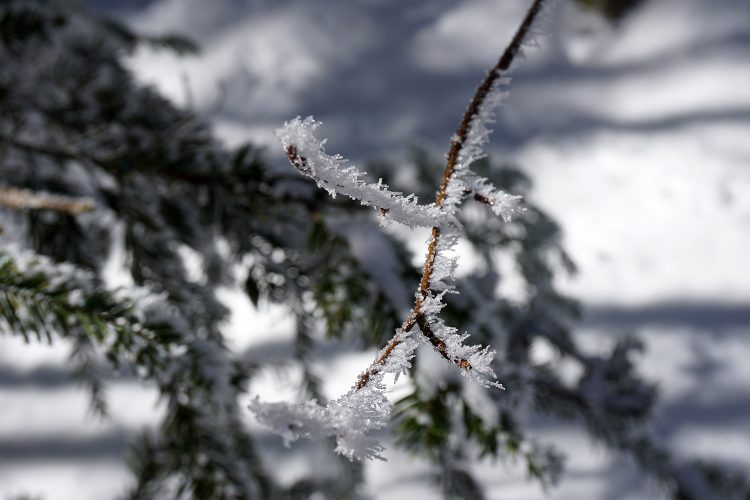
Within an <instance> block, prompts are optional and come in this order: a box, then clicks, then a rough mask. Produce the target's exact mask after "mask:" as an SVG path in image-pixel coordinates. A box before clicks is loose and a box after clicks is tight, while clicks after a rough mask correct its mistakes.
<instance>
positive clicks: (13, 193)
mask: <svg viewBox="0 0 750 500" xmlns="http://www.w3.org/2000/svg"><path fill="white" fill-rule="evenodd" d="M0 206H2V207H6V208H12V209H14V210H54V211H55V212H62V213H66V214H69V215H79V214H82V213H84V212H90V211H92V210H94V208H95V205H94V202H93V201H91V200H88V199H85V198H70V197H67V196H59V195H54V194H48V193H37V192H34V191H30V190H28V189H20V188H13V187H5V186H0Z"/></svg>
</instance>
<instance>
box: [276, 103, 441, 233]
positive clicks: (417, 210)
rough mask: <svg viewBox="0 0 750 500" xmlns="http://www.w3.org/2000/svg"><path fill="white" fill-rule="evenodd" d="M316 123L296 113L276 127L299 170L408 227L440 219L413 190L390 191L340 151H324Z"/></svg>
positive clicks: (435, 222)
mask: <svg viewBox="0 0 750 500" xmlns="http://www.w3.org/2000/svg"><path fill="white" fill-rule="evenodd" d="M319 126H320V122H317V121H315V120H314V119H313V118H312V117H311V116H308V117H307V118H305V119H304V120H303V119H302V118H300V117H299V116H298V117H296V118H294V119H292V120H290V121H288V122H286V123H284V126H283V127H282V128H280V129H278V130H277V131H276V135H277V136H278V138H279V140H280V141H281V144H282V145H283V146H284V151H285V152H286V155H287V158H289V162H290V163H291V164H292V165H294V167H295V168H296V169H297V170H299V171H300V173H301V174H303V175H306V176H308V177H311V178H312V179H314V180H315V182H317V183H318V186H319V187H321V188H323V189H325V190H326V191H328V193H329V194H330V195H331V196H332V197H335V196H336V194H337V193H341V194H343V195H346V196H349V197H350V198H352V199H356V200H360V201H361V202H362V204H363V205H369V206H372V207H375V208H377V209H379V210H380V213H381V215H383V216H384V217H387V218H392V219H393V220H396V221H398V222H400V223H402V224H405V225H407V226H409V227H433V226H436V225H438V224H439V223H440V218H441V211H440V210H439V209H438V208H437V207H436V206H435V205H434V204H433V205H420V204H419V203H418V200H417V197H416V196H414V195H413V194H411V195H409V196H403V195H402V194H401V193H398V192H395V191H390V190H389V189H388V186H387V185H385V184H383V181H382V179H379V180H378V182H377V183H367V182H365V181H364V180H362V177H363V176H364V172H361V171H360V170H358V169H357V168H356V167H354V166H351V165H346V163H347V162H346V160H345V159H344V158H342V157H341V156H340V155H329V154H327V153H326V152H325V148H324V145H325V140H323V141H321V140H319V139H317V138H316V137H315V135H314V132H315V129H316V128H318V127H319Z"/></svg>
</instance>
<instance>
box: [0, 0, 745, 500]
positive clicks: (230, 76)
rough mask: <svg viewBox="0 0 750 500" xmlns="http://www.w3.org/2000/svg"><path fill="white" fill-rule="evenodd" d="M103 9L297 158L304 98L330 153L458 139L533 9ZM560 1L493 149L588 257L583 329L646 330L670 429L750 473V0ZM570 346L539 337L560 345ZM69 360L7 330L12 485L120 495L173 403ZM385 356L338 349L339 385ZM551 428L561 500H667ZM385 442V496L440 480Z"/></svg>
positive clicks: (269, 329) (612, 460)
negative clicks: (137, 447)
mask: <svg viewBox="0 0 750 500" xmlns="http://www.w3.org/2000/svg"><path fill="white" fill-rule="evenodd" d="M88 3H89V4H91V5H93V6H94V7H96V8H99V9H102V10H105V11H108V12H116V13H117V15H120V16H123V17H124V18H125V19H127V20H128V22H129V23H130V24H131V25H132V26H133V27H134V28H136V29H138V30H141V31H146V32H154V33H157V32H163V31H177V32H180V33H184V34H186V35H188V36H189V37H192V38H193V39H195V40H196V41H197V42H199V44H200V45H201V47H202V49H203V50H202V53H201V55H199V56H197V57H192V58H187V59H178V58H175V57H173V56H172V55H170V54H167V53H164V52H153V51H146V50H144V51H142V52H139V53H138V54H136V56H135V57H133V58H132V60H131V64H132V68H133V70H134V72H135V73H136V74H137V75H138V77H139V78H140V79H141V80H142V81H143V82H146V83H149V84H153V85H155V86H156V87H158V88H159V89H160V90H161V91H162V92H163V93H165V94H166V95H168V96H169V97H171V98H172V99H173V100H174V101H176V102H178V103H181V104H184V105H187V106H190V107H192V108H194V109H195V110H196V111H198V112H199V113H201V114H203V115H204V116H206V117H208V118H209V119H210V120H212V121H213V123H215V126H216V130H217V133H218V134H220V136H221V137H222V138H223V139H224V140H226V141H227V142H228V143H232V144H234V143H238V142H242V141H245V140H247V139H252V140H255V141H257V142H259V143H262V144H267V145H268V146H269V147H268V156H269V157H270V158H272V159H274V161H281V160H280V157H279V155H278V153H277V149H278V148H277V146H276V143H275V140H274V139H273V138H272V131H273V129H274V128H276V127H278V126H279V124H280V123H281V122H282V121H284V120H286V119H289V118H291V117H293V116H294V115H297V114H301V115H303V116H304V115H306V114H314V115H315V116H316V118H318V119H319V120H322V121H323V122H324V125H323V127H322V129H323V131H322V135H324V136H327V137H329V148H330V149H331V151H337V152H341V153H342V154H344V155H345V156H347V157H350V158H352V159H355V160H360V161H362V160H365V159H372V158H375V157H381V158H391V159H399V158H403V153H404V151H405V149H406V148H407V147H408V146H410V145H412V144H414V143H415V142H417V141H418V142H420V143H421V144H425V145H427V146H429V147H431V148H435V149H436V150H438V151H442V150H445V149H446V148H447V145H448V138H449V137H450V136H451V134H452V133H453V131H454V130H453V129H454V128H455V126H456V123H457V121H458V117H459V116H460V115H461V113H462V111H463V109H464V107H465V105H466V103H467V101H468V99H469V97H470V95H471V93H472V92H473V90H474V87H475V85H476V84H477V82H478V81H479V79H480V78H481V76H482V75H483V72H484V70H485V68H486V67H488V66H489V65H491V64H492V63H493V62H494V60H495V58H496V57H497V55H498V54H499V52H500V50H501V48H502V47H503V46H504V45H505V43H506V42H507V40H508V39H509V38H510V36H511V34H512V31H513V30H514V29H515V26H516V25H517V23H518V21H519V19H520V17H521V16H522V14H523V12H524V9H525V7H526V5H527V2H526V1H523V0H465V1H462V2H454V1H448V0H412V1H403V0H401V1H398V0H356V1H352V0H348V1H345V0H318V1H303V0H215V1H213V2H210V3H207V2H203V1H200V0H139V1H137V2H127V1H125V0H108V1H103V0H100V1H96V0H89V2H88ZM558 3H559V4H560V6H559V8H558V9H557V10H556V11H554V12H553V13H552V14H550V16H549V19H548V21H547V23H546V25H545V26H546V28H545V29H546V31H547V34H548V35H547V36H546V37H545V38H544V39H542V40H541V45H542V47H541V49H540V50H531V51H529V52H528V57H527V58H526V60H525V61H524V62H523V64H522V65H521V66H520V67H519V70H518V71H516V72H515V74H514V75H513V77H514V79H513V83H512V85H511V87H510V91H511V95H510V97H509V99H508V100H507V101H506V103H507V104H506V106H505V108H504V109H503V110H502V112H501V116H500V119H499V121H498V123H497V125H496V127H495V134H493V137H492V143H491V145H490V150H491V151H492V153H493V156H494V157H495V158H496V159H498V160H503V161H509V162H514V163H516V164H518V165H519V166H521V167H522V168H523V169H524V171H525V172H527V173H528V174H529V175H530V176H531V177H532V179H533V180H534V189H533V197H534V198H535V200H536V201H537V202H538V203H540V204H541V205H542V206H544V207H545V208H546V209H548V210H549V212H550V213H551V214H552V215H553V216H554V217H556V218H557V219H558V221H559V222H560V223H561V224H562V226H563V229H564V231H565V235H566V238H565V241H566V246H567V248H568V250H569V251H570V253H571V255H572V257H573V259H574V260H575V261H576V263H577V264H578V266H579V268H580V273H579V275H578V276H577V277H576V278H575V279H572V280H569V281H567V282H565V283H563V286H564V287H565V288H566V289H567V290H568V291H569V292H570V293H571V294H573V295H574V296H576V297H578V298H580V299H582V300H583V302H584V304H585V306H586V308H587V311H588V312H587V317H586V321H585V323H584V325H582V328H581V329H580V335H581V338H582V340H583V341H584V342H585V344H584V345H586V346H587V347H589V348H591V349H598V348H604V347H605V346H607V345H610V344H611V342H612V340H613V339H614V338H616V336H618V335H622V334H625V333H628V332H636V333H638V334H639V335H640V336H641V337H642V338H643V339H644V340H645V342H646V345H647V347H648V350H647V352H646V354H645V355H644V356H643V358H642V360H641V362H640V366H641V370H642V371H643V372H644V373H645V374H646V375H647V376H649V377H650V378H651V379H652V380H653V381H655V382H657V383H658V385H659V387H660V392H661V399H660V403H659V407H658V410H657V411H658V418H657V419H656V422H655V429H654V431H655V432H656V433H657V434H658V435H659V436H660V437H661V439H662V440H663V441H664V442H665V443H666V444H668V445H669V446H670V447H672V448H673V449H674V450H675V451H679V452H680V453H682V454H683V455H684V456H691V457H703V458H706V459H710V460H714V461H717V462H726V463H731V464H734V465H735V466H739V467H741V468H742V469H744V470H745V471H748V475H750V363H748V361H747V360H748V359H750V337H748V336H749V335H750V196H749V195H750V2H748V1H747V0H646V1H645V2H644V3H643V4H642V5H641V6H640V7H639V8H637V9H635V10H634V11H632V12H631V13H630V15H629V16H627V17H626V18H624V19H623V20H622V21H621V23H620V24H619V25H617V26H614V27H613V26H611V25H609V24H608V23H607V22H606V21H604V20H603V19H602V18H600V17H598V16H595V15H593V14H590V13H588V14H587V13H584V12H581V11H579V10H577V9H576V8H575V7H573V6H572V4H571V3H570V2H563V1H559V2H558ZM226 296H227V297H228V300H230V301H233V302H234V303H235V305H236V309H237V315H236V317H235V321H234V322H233V325H232V326H231V330H232V337H233V339H234V342H235V345H236V346H237V347H238V348H240V347H242V348H244V347H247V346H248V345H249V344H253V343H260V342H263V340H264V339H268V338H278V337H279V336H282V337H283V336H284V335H285V333H286V330H287V329H288V328H287V326H285V325H286V324H285V322H284V321H283V311H280V310H264V311H260V312H257V311H252V310H250V306H249V304H238V303H236V302H237V299H236V296H235V295H233V294H231V293H229V292H227V295H226ZM550 355H551V354H549V353H547V352H546V351H545V349H544V346H539V356H550ZM66 356H67V354H66V352H65V351H64V350H62V349H59V348H49V347H45V346H27V345H22V344H20V343H18V342H16V341H14V340H12V339H6V338H3V339H0V409H1V411H0V498H2V497H5V496H7V495H9V494H15V493H19V492H27V493H32V494H39V495H41V496H42V497H43V498H45V499H49V500H52V499H67V498H77V499H101V498H110V497H113V496H115V495H116V494H117V493H118V492H120V491H122V488H123V485H124V484H126V482H127V481H128V475H127V472H126V470H125V469H124V466H123V463H124V461H123V453H124V450H125V447H126V442H127V435H128V432H129V431H132V430H134V429H138V428H140V427H141V426H143V425H144V424H148V423H149V422H152V421H153V419H154V418H155V414H156V413H157V412H158V407H157V405H156V394H155V391H151V390H149V389H148V388H144V387H142V386H141V385H139V384H137V383H136V382H135V381H127V380H125V381H123V380H121V379H117V380H113V381H112V383H111V384H110V388H109V400H110V405H111V414H112V417H113V418H112V419H110V420H108V421H101V420H96V419H94V418H92V417H91V416H90V414H89V412H88V401H87V396H86V394H85V393H84V392H83V391H81V390H79V389H78V388H77V387H76V386H75V385H73V384H72V383H70V382H69V381H68V378H67V377H66V375H65V374H66V371H65V366H64V363H65V359H66ZM269 356H273V353H269ZM369 358H370V354H363V355H362V357H361V358H360V357H357V358H356V359H349V358H346V359H338V360H337V361H336V362H335V363H334V367H335V369H334V370H333V372H334V373H333V377H332V378H331V380H330V383H329V384H328V386H327V388H328V389H329V390H330V391H331V396H332V397H333V396H334V395H336V394H337V393H339V392H341V390H342V389H343V388H345V387H347V386H348V385H349V384H350V383H351V381H352V380H353V379H354V374H355V373H356V372H357V371H359V370H360V369H361V368H362V366H364V365H365V364H366V363H367V362H368V361H369ZM279 375H281V377H280V378H279ZM271 378H275V379H276V382H275V384H274V386H273V387H275V390H280V391H282V392H276V393H275V394H274V397H275V398H282V397H283V396H284V394H283V390H284V388H286V390H287V391H288V392H289V394H293V391H294V387H293V385H294V376H293V374H286V375H285V374H283V373H281V374H279V373H275V374H274V373H269V374H268V379H269V380H270V379H271ZM262 385H263V382H262V381H261V383H260V384H256V386H262ZM538 428H539V430H538V432H539V433H540V434H544V435H545V436H548V437H549V439H550V440H552V441H553V442H555V443H558V445H559V447H560V448H561V449H562V450H563V451H565V452H566V453H567V455H568V458H569V460H568V470H567V474H566V475H565V477H564V479H563V481H562V483H561V485H560V486H559V487H558V488H556V489H554V490H552V491H551V492H550V493H549V497H550V498H556V499H571V500H573V499H588V498H592V499H596V498H608V499H623V500H625V499H643V498H658V493H659V492H658V487H657V486H656V485H654V484H649V483H647V482H645V481H644V480H643V479H641V478H640V477H639V476H638V474H637V471H636V470H635V469H634V467H633V466H632V465H631V464H629V463H628V462H627V460H625V459H622V458H618V457H613V456H611V455H609V454H608V453H607V452H606V451H605V450H603V449H600V448H598V447H596V446H594V445H592V444H591V442H590V441H589V440H588V439H587V438H586V437H585V435H584V434H582V433H581V432H579V431H577V430H576V429H575V428H572V427H566V426H561V425H555V426H552V425H550V424H549V423H544V422H540V423H539V425H538ZM268 441H269V443H275V444H278V443H277V441H278V440H277V439H276V438H274V437H269V438H268ZM264 443H265V441H264ZM304 446H305V445H304V444H302V445H300V448H297V449H296V450H295V451H299V450H301V449H302V448H303V447H304ZM311 453H314V451H311ZM386 453H387V454H388V457H389V461H388V462H387V463H382V464H381V463H376V464H373V465H372V466H370V467H368V471H367V479H368V491H369V492H370V493H371V494H372V495H373V497H374V498H377V499H385V498H388V499H396V498H409V497H412V498H414V497H415V496H416V498H429V497H431V496H432V495H433V494H434V492H433V490H431V486H430V484H429V481H428V475H427V468H426V466H425V465H424V464H420V463H419V462H418V461H415V460H413V459H412V458H411V457H409V456H407V455H404V454H402V453H400V452H399V451H398V450H396V449H395V448H394V447H393V446H389V447H388V450H387V452H386ZM290 456H292V457H293V455H289V454H288V453H287V454H286V455H284V452H283V451H280V455H279V457H278V459H279V460H284V462H283V463H284V464H285V465H284V467H283V468H281V467H279V469H280V470H279V473H280V474H281V475H282V476H283V477H286V478H288V479H290V480H291V479H293V478H294V477H295V475H296V474H299V473H300V472H299V471H300V470H301V468H304V467H306V466H307V465H305V464H302V463H295V462H294V460H293V459H292V460H291V461H290V460H289V457H290ZM269 465H271V466H272V465H273V463H272V461H269ZM477 471H478V472H479V474H480V477H481V478H482V479H483V481H484V483H485V485H486V486H487V488H488V498H491V499H497V500H499V499H513V500H520V499H539V498H543V497H544V492H543V491H541V489H540V488H539V487H538V486H537V485H535V484H529V483H527V482H525V480H524V476H523V473H522V471H519V470H517V468H515V467H513V465H512V464H491V463H486V464H480V465H479V466H478V469H477Z"/></svg>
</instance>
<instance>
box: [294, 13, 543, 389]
mask: <svg viewBox="0 0 750 500" xmlns="http://www.w3.org/2000/svg"><path fill="white" fill-rule="evenodd" d="M544 2H545V0H534V3H532V4H531V6H530V7H529V10H528V12H527V13H526V16H525V17H524V19H523V21H522V22H521V25H520V26H519V27H518V30H517V31H516V33H515V35H514V36H513V39H512V40H511V42H510V44H509V45H508V46H507V47H506V49H505V51H504V52H503V54H502V55H501V56H500V59H499V60H498V61H497V64H495V66H494V67H493V68H492V69H491V70H490V71H489V72H488V73H487V76H485V78H484V80H483V81H482V83H480V84H479V86H478V87H477V89H476V91H475V92H474V96H473V97H472V99H471V101H470V102H469V106H468V107H467V108H466V111H465V112H464V115H463V117H462V118H461V123H460V124H459V126H458V130H457V131H456V134H455V136H454V137H453V139H452V140H451V145H450V149H449V150H448V156H447V159H446V164H445V169H444V170H443V177H442V179H441V180H440V187H439V188H438V192H437V196H436V197H435V205H437V206H438V207H439V206H442V204H443V202H444V201H445V196H446V191H447V189H448V184H449V182H450V180H451V178H452V177H453V174H454V172H455V170H456V164H457V163H458V156H459V153H460V152H461V149H462V148H463V146H464V143H465V141H466V139H467V138H468V135H469V131H470V130H471V125H472V121H473V120H474V118H475V117H476V116H477V115H478V114H479V111H480V109H481V107H482V105H483V104H484V102H485V100H486V99H487V96H488V95H489V94H490V92H491V91H492V89H493V87H494V86H495V83H497V81H498V80H499V79H500V78H501V76H502V74H503V73H504V72H505V71H507V70H508V69H509V68H510V66H511V64H512V63H513V61H514V60H515V58H516V55H518V52H519V50H520V49H521V46H522V45H523V42H524V40H525V39H526V36H527V35H528V34H529V31H530V30H531V26H532V25H533V24H534V20H535V19H536V17H537V15H538V14H539V12H540V11H541V9H542V5H543V4H544ZM287 154H288V149H287ZM295 166H296V165H295ZM482 198H484V197H482ZM478 199H479V198H478ZM485 200H486V198H485ZM485 200H482V199H479V201H483V202H488V201H489V200H486V201H485ZM439 239H440V228H438V227H433V228H432V237H431V238H430V243H429V245H428V247H427V257H426V259H425V264H424V269H423V270H422V277H421V279H420V280H419V289H418V292H419V293H418V295H417V298H416V300H415V302H414V307H412V310H411V312H410V313H409V317H408V318H407V319H406V320H405V321H404V323H403V324H402V325H401V330H403V331H410V330H411V329H412V328H413V327H414V325H415V324H417V325H419V328H420V330H421V331H422V334H423V335H425V337H427V339H428V340H429V341H430V343H431V344H432V345H433V346H434V347H435V348H436V349H437V351H438V352H439V353H440V354H441V355H442V356H443V357H444V358H446V359H447V360H448V361H451V362H454V363H456V364H457V365H458V366H459V367H460V368H461V369H464V370H470V369H471V364H470V363H469V362H468V361H467V360H466V359H460V360H453V359H451V358H450V357H449V356H448V355H447V353H446V352H445V343H444V342H443V341H442V340H440V339H438V338H437V336H436V335H435V334H434V333H433V332H432V329H431V328H430V326H429V324H428V322H427V320H426V318H425V316H424V314H422V312H421V308H422V302H423V301H424V299H425V298H426V297H427V293H428V290H429V288H430V280H431V278H432V273H433V270H434V265H435V257H436V256H437V244H438V241H439ZM400 342H401V341H400V339H399V336H398V335H396V336H394V338H393V339H391V341H390V342H389V343H388V345H387V346H386V347H385V349H383V352H382V354H380V355H379V356H378V357H377V358H376V359H375V361H374V362H373V363H372V364H371V365H370V366H369V367H368V368H367V370H365V371H364V372H362V374H360V376H359V378H358V379H357V383H356V384H355V385H354V388H355V390H358V389H362V388H363V387H364V386H366V385H367V383H368V382H369V380H370V378H371V377H372V376H373V375H376V374H377V373H378V372H379V371H380V367H381V366H382V365H383V364H384V363H385V362H386V360H387V359H388V356H390V355H391V353H392V352H393V350H394V349H395V348H396V346H398V344H399V343H400Z"/></svg>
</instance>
